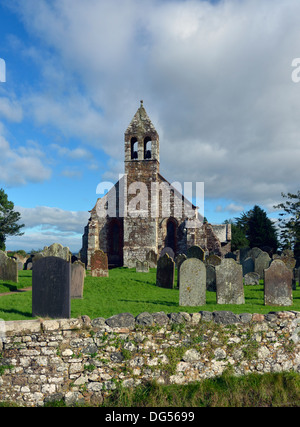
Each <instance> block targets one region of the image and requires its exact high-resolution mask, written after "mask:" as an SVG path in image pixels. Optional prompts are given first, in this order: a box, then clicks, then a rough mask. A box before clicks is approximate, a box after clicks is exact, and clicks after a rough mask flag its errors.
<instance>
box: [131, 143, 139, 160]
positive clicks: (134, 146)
mask: <svg viewBox="0 0 300 427" xmlns="http://www.w3.org/2000/svg"><path fill="white" fill-rule="evenodd" d="M137 158H138V140H137V139H136V138H131V160H135V159H137Z"/></svg>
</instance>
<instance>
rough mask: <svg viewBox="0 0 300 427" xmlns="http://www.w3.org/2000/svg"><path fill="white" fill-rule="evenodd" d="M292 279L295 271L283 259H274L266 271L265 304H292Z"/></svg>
mask: <svg viewBox="0 0 300 427" xmlns="http://www.w3.org/2000/svg"><path fill="white" fill-rule="evenodd" d="M292 280H293V272H292V271H291V270H290V269H289V268H288V267H287V266H286V265H285V264H284V262H283V261H282V260H279V259H276V260H274V261H273V262H272V263H271V265H270V267H269V268H267V269H265V271H264V284H265V291H264V297H265V305H283V306H288V305H292V304H293V293H292Z"/></svg>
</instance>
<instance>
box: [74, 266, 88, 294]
mask: <svg viewBox="0 0 300 427" xmlns="http://www.w3.org/2000/svg"><path fill="white" fill-rule="evenodd" d="M84 278H85V266H84V264H83V263H82V262H80V261H75V262H74V263H73V264H71V299H82V298H83V287H84Z"/></svg>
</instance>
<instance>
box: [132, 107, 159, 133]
mask: <svg viewBox="0 0 300 427" xmlns="http://www.w3.org/2000/svg"><path fill="white" fill-rule="evenodd" d="M145 134H150V135H153V134H156V135H157V132H156V129H155V127H154V126H153V124H152V122H151V120H150V118H149V116H148V114H147V112H146V110H145V108H144V103H143V101H141V105H140V107H139V109H138V110H137V112H136V113H135V115H134V117H133V119H132V120H131V122H130V124H129V126H128V128H127V130H126V132H125V135H145Z"/></svg>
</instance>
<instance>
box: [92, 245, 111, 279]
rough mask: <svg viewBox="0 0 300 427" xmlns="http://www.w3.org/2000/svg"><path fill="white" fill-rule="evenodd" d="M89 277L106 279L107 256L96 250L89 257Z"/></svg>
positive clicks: (107, 274)
mask: <svg viewBox="0 0 300 427" xmlns="http://www.w3.org/2000/svg"><path fill="white" fill-rule="evenodd" d="M91 276H92V277H108V276H109V273H108V258H107V255H106V254H105V253H104V252H103V251H101V250H97V251H94V252H93V253H92V256H91Z"/></svg>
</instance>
